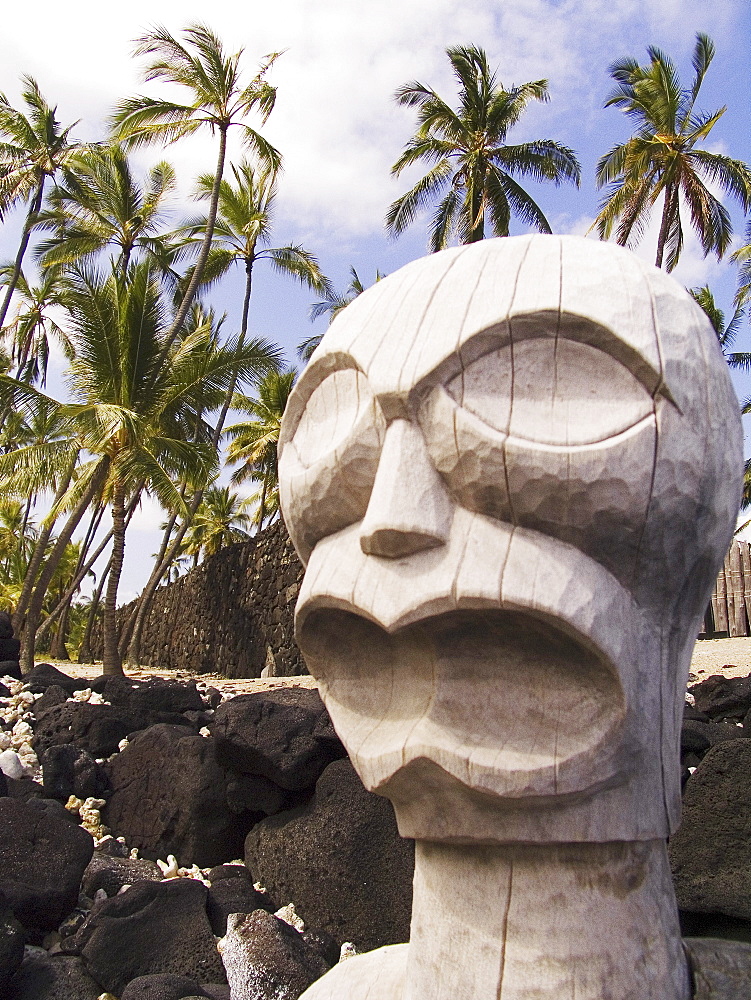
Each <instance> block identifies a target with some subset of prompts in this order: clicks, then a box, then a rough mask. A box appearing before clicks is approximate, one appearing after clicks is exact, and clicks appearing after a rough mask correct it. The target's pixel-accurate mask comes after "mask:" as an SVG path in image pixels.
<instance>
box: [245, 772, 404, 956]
mask: <svg viewBox="0 0 751 1000" xmlns="http://www.w3.org/2000/svg"><path fill="white" fill-rule="evenodd" d="M245 863H246V865H247V866H248V868H249V869H250V870H251V871H252V872H253V874H254V875H255V877H256V878H257V879H258V880H259V881H260V882H261V883H262V884H263V885H264V886H265V887H266V888H267V889H268V890H269V892H270V894H271V896H272V897H273V898H274V899H277V900H279V901H281V902H282V903H284V902H286V901H288V900H294V903H295V908H296V910H297V912H298V913H299V914H300V916H301V917H302V919H303V920H304V921H305V923H306V925H307V926H308V927H309V928H312V929H315V930H323V931H326V932H327V933H329V934H331V936H332V937H333V938H334V939H335V940H336V941H338V942H339V943H341V942H343V941H352V942H354V944H355V946H356V947H357V949H358V951H370V950H371V949H372V948H378V947H380V946H381V945H385V944H396V943H398V942H401V941H406V940H408V938H409V923H410V916H411V910H412V877H413V872H414V845H413V843H412V842H411V841H408V840H404V839H402V838H401V837H400V836H399V833H398V831H397V828H396V820H395V819H394V812H393V809H392V806H391V803H390V802H389V801H388V800H387V799H384V798H382V797H381V796H379V795H373V794H372V793H370V792H367V791H366V790H365V788H364V787H363V785H362V782H361V781H360V779H359V777H358V776H357V774H356V773H355V771H354V768H353V767H352V765H351V764H350V762H349V761H348V760H339V761H335V762H334V763H333V764H330V765H329V766H328V767H327V768H326V770H325V771H324V772H323V774H322V775H321V777H320V778H319V779H318V783H317V785H316V791H315V795H314V797H313V799H312V800H311V802H310V803H309V804H308V805H306V806H304V807H302V808H298V809H295V810H291V811H289V812H286V813H279V815H277V816H270V817H268V819H264V820H262V821H261V822H260V823H258V824H257V825H256V826H255V827H254V828H253V829H252V830H251V831H250V833H249V834H248V837H247V839H246V841H245Z"/></svg>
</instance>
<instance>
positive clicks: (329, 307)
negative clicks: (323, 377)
mask: <svg viewBox="0 0 751 1000" xmlns="http://www.w3.org/2000/svg"><path fill="white" fill-rule="evenodd" d="M349 273H350V274H351V275H352V280H351V281H350V283H349V285H347V288H346V289H345V291H344V292H341V293H340V292H335V291H334V290H333V289H329V290H327V291H326V292H325V293H324V298H323V299H321V301H320V302H314V303H313V305H312V306H311V307H310V312H309V313H308V316H309V319H310V321H311V322H314V321H315V320H317V319H319V318H320V317H321V316H325V315H326V314H327V313H328V316H329V322H331V320H333V319H334V317H335V316H338V315H339V313H340V312H341V311H342V309H345V308H346V307H347V306H348V305H349V304H350V302H352V301H353V300H354V299H356V298H357V296H358V295H362V293H363V292H364V291H365V285H363V283H362V281H361V280H360V275H359V274H358V273H357V271H356V270H355V269H354V267H350V269H349ZM385 277H386V275H385V274H381V272H380V271H376V276H375V280H376V281H377V282H378V281H381V280H382V279H383V278H385ZM322 340H323V334H322V333H316V334H314V335H313V336H312V337H306V338H305V340H301V341H300V343H299V344H298V345H297V356H298V357H299V358H300V360H301V361H305V362H308V361H310V358H311V355H312V354H313V351H314V350H315V349H316V347H318V345H319V344H320V343H321V341H322Z"/></svg>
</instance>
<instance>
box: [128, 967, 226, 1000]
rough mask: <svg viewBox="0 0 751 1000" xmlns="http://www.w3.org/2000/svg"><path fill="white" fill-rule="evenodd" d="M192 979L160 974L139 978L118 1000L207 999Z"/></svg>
mask: <svg viewBox="0 0 751 1000" xmlns="http://www.w3.org/2000/svg"><path fill="white" fill-rule="evenodd" d="M208 996H209V994H208V993H204V992H203V990H202V989H201V987H200V985H199V984H198V983H197V982H196V981H195V980H194V979H188V978H187V977H186V976H176V975H171V974H169V973H161V974H159V975H156V976H139V977H138V979H133V980H132V981H131V982H129V983H128V985H127V986H126V987H125V989H124V990H123V995H122V996H121V997H120V1000H182V998H183V997H208Z"/></svg>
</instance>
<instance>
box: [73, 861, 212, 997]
mask: <svg viewBox="0 0 751 1000" xmlns="http://www.w3.org/2000/svg"><path fill="white" fill-rule="evenodd" d="M206 894H207V893H206V886H204V885H203V883H201V882H199V881H197V880H195V879H188V878H184V879H170V880H168V881H166V882H139V883H138V884H137V885H134V886H132V887H131V888H130V889H127V890H126V891H125V892H123V893H121V894H120V895H118V896H115V897H114V898H112V899H108V900H106V901H105V902H103V903H101V904H100V905H99V906H98V907H97V908H96V909H95V910H94V911H92V914H91V916H90V917H89V919H88V920H87V921H86V923H85V924H84V925H83V927H82V928H81V930H80V931H79V932H78V934H77V935H76V942H77V944H78V946H79V948H80V949H81V954H82V955H83V958H84V960H85V962H86V968H87V970H88V971H89V973H90V974H91V975H92V976H93V977H94V978H95V979H96V981H97V982H98V983H100V984H101V985H102V987H103V988H104V989H105V990H107V991H109V992H110V993H114V994H115V996H120V995H121V994H122V992H123V990H124V989H125V987H126V985H127V984H128V983H130V982H131V981H132V980H133V979H137V978H138V977H139V976H149V975H155V974H157V973H169V974H172V975H181V976H186V977H187V978H189V979H193V980H195V981H196V982H198V983H200V982H222V980H223V979H225V974H224V967H223V966H222V962H221V959H220V957H219V954H218V952H217V950H216V945H215V942H214V935H213V934H212V932H211V926H210V924H209V921H208V918H207V917H206Z"/></svg>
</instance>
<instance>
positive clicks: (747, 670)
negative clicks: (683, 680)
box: [689, 637, 751, 681]
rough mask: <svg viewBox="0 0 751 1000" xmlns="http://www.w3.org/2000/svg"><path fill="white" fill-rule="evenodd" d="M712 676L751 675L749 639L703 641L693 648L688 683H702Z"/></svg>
mask: <svg viewBox="0 0 751 1000" xmlns="http://www.w3.org/2000/svg"><path fill="white" fill-rule="evenodd" d="M712 674H724V675H725V676H726V677H747V676H748V675H749V674H751V637H745V638H743V639H703V640H701V641H700V642H697V644H696V645H695V646H694V655H693V656H692V658H691V674H690V675H689V680H690V681H703V680H704V679H705V678H706V677H710V676H711V675H712Z"/></svg>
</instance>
